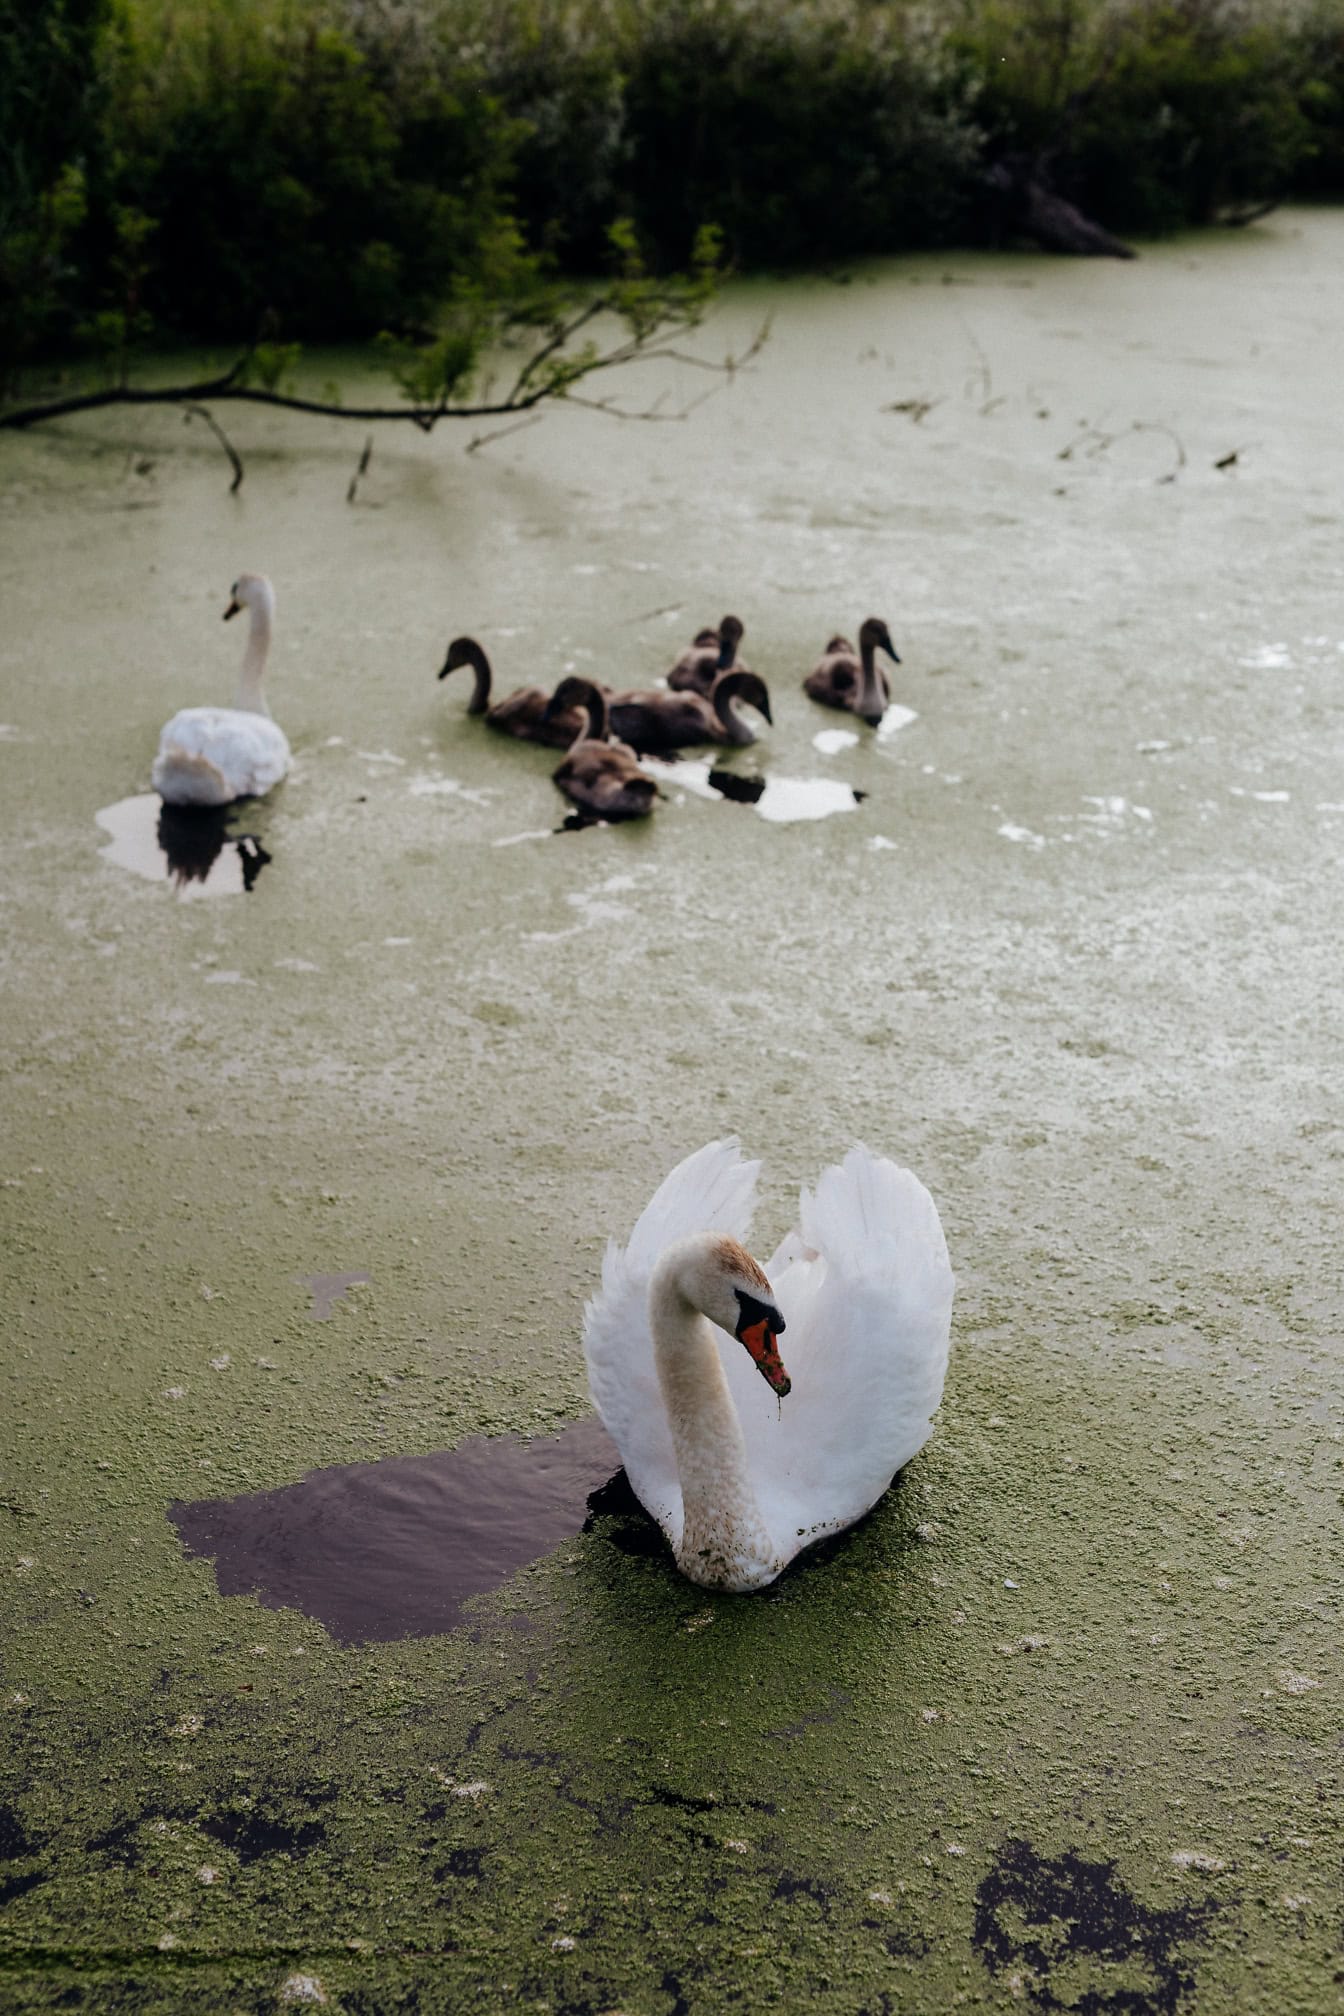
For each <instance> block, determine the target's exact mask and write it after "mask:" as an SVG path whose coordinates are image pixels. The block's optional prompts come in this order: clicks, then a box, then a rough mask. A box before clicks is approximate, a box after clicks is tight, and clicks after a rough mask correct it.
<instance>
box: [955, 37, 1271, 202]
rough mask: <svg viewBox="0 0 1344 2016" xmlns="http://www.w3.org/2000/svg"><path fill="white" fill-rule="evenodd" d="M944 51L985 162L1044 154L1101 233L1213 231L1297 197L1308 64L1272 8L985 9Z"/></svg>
mask: <svg viewBox="0 0 1344 2016" xmlns="http://www.w3.org/2000/svg"><path fill="white" fill-rule="evenodd" d="M951 40H952V45H953V47H954V48H955V50H956V52H957V55H958V59H959V61H960V62H961V64H962V65H963V68H964V71H965V74H966V76H967V77H968V79H973V80H976V83H977V85H978V96H977V109H978V113H979V117H980V120H981V123H982V126H983V128H984V130H985V133H986V136H987V144H988V151H989V152H990V153H999V152H1003V153H1007V152H1010V151H1014V150H1017V151H1020V152H1023V153H1026V154H1028V155H1031V156H1036V157H1044V160H1045V165H1046V167H1047V170H1048V172H1049V174H1050V176H1051V178H1052V180H1053V181H1054V183H1055V184H1056V186H1057V187H1058V188H1059V189H1060V190H1061V191H1062V192H1064V193H1067V194H1068V195H1069V196H1070V197H1072V198H1073V200H1074V201H1075V202H1077V203H1078V204H1079V205H1080V206H1081V207H1082V208H1084V209H1085V210H1087V211H1088V212H1089V213H1090V214H1092V215H1095V216H1097V217H1099V218H1101V219H1103V220H1104V221H1105V222H1106V223H1107V224H1108V225H1109V226H1110V227H1111V228H1112V229H1113V230H1118V231H1134V232H1148V233H1155V232H1162V231H1171V230H1177V229H1179V228H1181V227H1182V226H1185V225H1190V224H1205V223H1209V222H1212V221H1213V220H1214V219H1215V218H1217V217H1219V216H1220V215H1223V214H1227V213H1232V214H1236V213H1238V212H1240V211H1242V210H1243V209H1247V208H1250V207H1252V206H1254V205H1255V204H1256V203H1259V202H1264V201H1267V200H1273V199H1281V198H1282V197H1284V196H1285V195H1287V194H1288V193H1290V191H1291V190H1292V188H1293V186H1294V181H1295V178H1296V177H1298V175H1299V173H1300V171H1301V169H1302V167H1303V164H1304V162H1305V159H1306V156H1307V153H1308V150H1309V148H1310V145H1311V132H1310V128H1309V125H1308V121H1307V117H1306V114H1305V111H1304V104H1303V100H1304V97H1305V95H1306V93H1307V91H1308V89H1309V86H1310V74H1309V63H1308V61H1307V60H1305V51H1304V48H1303V45H1302V42H1301V38H1300V36H1299V35H1298V34H1296V33H1295V32H1292V31H1291V28H1290V24H1289V23H1288V22H1287V21H1286V19H1285V18H1284V16H1283V15H1282V14H1281V13H1277V14H1275V15H1273V17H1272V18H1271V17H1270V16H1269V13H1268V10H1266V9H1263V8H1262V9H1259V10H1254V11H1253V10H1252V9H1251V8H1249V7H1247V6H1245V5H1241V4H1236V0H1131V4H1129V5H1127V6H1125V7H1123V8H1118V9H1117V8H1103V7H1099V6H1097V5H1094V4H1091V0H984V4H971V5H967V6H965V8H964V10H963V16H962V20H961V22H960V23H959V24H958V26H957V27H956V29H955V30H954V31H953V34H952V38H951Z"/></svg>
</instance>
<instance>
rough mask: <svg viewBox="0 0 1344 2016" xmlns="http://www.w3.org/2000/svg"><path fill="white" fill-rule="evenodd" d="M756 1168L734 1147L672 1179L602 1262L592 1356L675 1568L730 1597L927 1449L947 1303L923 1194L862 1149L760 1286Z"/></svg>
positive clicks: (700, 1156)
mask: <svg viewBox="0 0 1344 2016" xmlns="http://www.w3.org/2000/svg"><path fill="white" fill-rule="evenodd" d="M759 1168H760V1164H759V1163H758V1162H746V1161H744V1160H743V1159H742V1154H741V1150H740V1148H739V1145H738V1143H737V1142H736V1141H735V1140H726V1141H713V1142H711V1143H710V1144H709V1145H708V1146H707V1147H705V1148H701V1149H700V1150H698V1152H697V1153H696V1154H694V1155H689V1156H687V1158H686V1160H685V1161H684V1162H680V1163H678V1165H677V1167H676V1168H675V1169H674V1170H673V1171H672V1172H671V1174H670V1175H669V1176H667V1177H666V1178H665V1179H664V1181H663V1182H662V1183H661V1184H660V1185H659V1188H658V1189H657V1191H656V1192H655V1193H654V1196H653V1198H652V1201H651V1202H650V1203H649V1204H648V1205H647V1206H646V1208H645V1210H644V1211H643V1212H642V1214H641V1216H640V1218H639V1221H638V1223H637V1224H636V1226H635V1228H634V1231H633V1232H632V1234H631V1236H630V1241H629V1244H628V1245H626V1246H624V1247H622V1246H618V1245H617V1244H616V1242H615V1241H614V1240H613V1241H612V1242H611V1243H610V1245H609V1246H608V1248H607V1254H606V1258H605V1260H604V1262H603V1266H602V1287H601V1290H600V1292H599V1293H598V1294H597V1295H596V1296H594V1298H593V1300H592V1301H591V1302H590V1303H589V1304H588V1308H587V1311H586V1314H585V1323H584V1338H583V1344H584V1355H585V1357H586V1359H587V1363H588V1383H589V1386H590V1389H591V1391H592V1396H593V1401H594V1404H595V1405H596V1407H597V1410H598V1412H599V1414H600V1415H601V1416H602V1419H603V1421H604V1423H605V1424H606V1427H607V1429H608V1431H609V1432H610V1434H611V1436H612V1438H613V1440H614V1441H615V1443H616V1446H617V1448H618V1449H619V1450H620V1452H621V1457H622V1460H623V1462H624V1464H625V1469H626V1474H627V1476H628V1477H629V1479H630V1484H631V1487H632V1489H633V1490H634V1492H635V1494H636V1496H637V1497H638V1498H639V1499H640V1501H641V1503H642V1504H643V1505H644V1506H645V1507H646V1508H647V1510H648V1511H649V1512H651V1513H652V1515H653V1517H654V1518H655V1519H656V1520H657V1521H658V1524H659V1525H660V1526H661V1527H662V1529H663V1532H664V1533H665V1534H666V1536H667V1539H668V1541H669V1543H670V1545H671V1547H672V1552H673V1554H674V1555H675V1556H676V1561H677V1566H678V1567H679V1568H680V1569H681V1571H682V1573H683V1574H684V1575H687V1576H689V1578H690V1579H691V1581H693V1582H699V1583H702V1584H703V1585H704V1586H705V1587H706V1588H710V1589H724V1590H731V1591H736V1592H745V1591H748V1590H752V1589H760V1588H764V1587H765V1586H766V1584H768V1583H770V1582H773V1581H774V1579H775V1577H776V1576H777V1575H778V1574H779V1573H780V1571H781V1569H783V1568H784V1567H786V1566H787V1564H788V1563H789V1562H790V1561H791V1560H792V1559H793V1558H794V1556H795V1555H796V1554H798V1553H800V1552H801V1551H802V1549H803V1548H804V1547H808V1546H810V1545H811V1544H812V1543H813V1542H814V1541H816V1540H820V1539H822V1538H823V1537H824V1536H825V1535H826V1534H828V1533H838V1532H840V1531H841V1530H842V1529H843V1528H844V1527H846V1526H850V1525H852V1524H853V1523H854V1521H855V1520H856V1519H860V1518H862V1517H863V1514H864V1513H865V1512H867V1511H868V1510H869V1509H870V1508H871V1507H872V1506H873V1505H875V1504H876V1502H877V1500H878V1499H879V1498H880V1497H881V1496H882V1493H883V1492H884V1491H885V1490H886V1488H887V1486H888V1485H889V1484H890V1482H891V1480H892V1478H893V1477H894V1476H895V1474H896V1472H897V1471H898V1470H900V1469H901V1468H902V1467H903V1466H904V1465H905V1464H906V1463H908V1462H909V1461H910V1458H911V1457H912V1456H913V1455H914V1454H915V1453H916V1451H917V1450H919V1449H921V1448H922V1447H923V1445H924V1443H925V1442H926V1441H927V1440H928V1438H929V1436H930V1434H931V1433H932V1432H933V1415H934V1413H935V1411H936V1409H937V1407H938V1403H939V1401H940V1399H941V1398H942V1391H943V1379H944V1376H945V1374H946V1370H947V1354H948V1339H949V1333H950V1328H951V1319H952V1292H953V1285H954V1283H953V1276H952V1269H951V1265H950V1263H949V1260H948V1255H947V1242H946V1240H945V1239H944V1237H943V1229H942V1225H941V1223H940V1222H939V1218H938V1210H937V1207H936V1205H935V1204H934V1201H933V1199H932V1197H930V1195H929V1193H928V1191H927V1190H926V1189H925V1188H924V1185H923V1184H922V1183H921V1182H920V1181H919V1178H918V1177H917V1176H915V1175H913V1174H912V1173H911V1171H910V1170H908V1169H900V1168H898V1167H897V1165H896V1164H895V1163H894V1162H890V1161H887V1160H886V1159H885V1158H883V1157H880V1156H876V1155H872V1154H870V1153H869V1152H868V1150H867V1149H866V1148H861V1147H856V1148H852V1149H851V1150H850V1152H849V1153H848V1155H846V1157H845V1159H844V1161H843V1162H842V1163H840V1164H839V1165H837V1166H834V1167H832V1168H829V1169H826V1170H824V1171H823V1172H822V1175H821V1177H820V1179H819V1181H818V1183H817V1187H816V1191H815V1193H812V1192H809V1191H806V1190H804V1191H803V1193H802V1196H801V1199H800V1216H799V1229H798V1230H797V1231H795V1232H792V1233H790V1235H789V1237H788V1238H787V1239H785V1240H784V1242H783V1244H782V1245H781V1246H780V1247H779V1248H778V1250H777V1251H776V1253H775V1254H774V1256H773V1258H772V1259H771V1260H770V1261H769V1263H768V1264H767V1266H766V1268H765V1269H764V1270H762V1268H761V1267H760V1266H759V1265H758V1264H757V1262H756V1261H755V1260H753V1259H752V1257H751V1255H750V1254H749V1253H748V1252H747V1250H746V1248H745V1246H744V1245H743V1244H742V1241H743V1240H744V1239H745V1238H746V1236H747V1233H748V1231H749V1229H750V1223H751V1214H752V1206H753V1204H754V1201H755V1192H756V1176H757V1172H758V1170H759ZM781 1336H783V1343H782V1344H781V1342H780V1339H781ZM734 1339H736V1340H737V1341H736V1342H734V1341H732V1340H734ZM739 1347H745V1348H739ZM784 1359H787V1361H788V1370H787V1371H786V1370H785V1367H784V1362H783V1361H784ZM762 1380H764V1383H762Z"/></svg>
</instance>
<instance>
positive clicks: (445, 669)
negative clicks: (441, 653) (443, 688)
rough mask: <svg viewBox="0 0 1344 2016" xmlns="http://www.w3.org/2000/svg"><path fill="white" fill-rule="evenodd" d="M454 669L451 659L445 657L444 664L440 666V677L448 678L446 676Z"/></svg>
mask: <svg viewBox="0 0 1344 2016" xmlns="http://www.w3.org/2000/svg"><path fill="white" fill-rule="evenodd" d="M452 670H453V666H452V664H451V662H450V661H449V660H448V659H447V658H445V659H444V661H443V664H442V666H441V667H440V670H439V677H440V679H446V678H447V677H448V674H449V673H450V672H451V671H452Z"/></svg>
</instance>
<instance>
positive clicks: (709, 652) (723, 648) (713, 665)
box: [667, 616, 742, 697]
mask: <svg viewBox="0 0 1344 2016" xmlns="http://www.w3.org/2000/svg"><path fill="white" fill-rule="evenodd" d="M741 641H742V624H741V621H740V620H739V618H738V617H736V616H725V617H724V619H723V621H722V622H721V623H720V624H719V627H718V629H717V630H697V631H696V633H695V642H694V643H693V644H688V645H687V646H686V649H685V650H684V651H683V652H682V654H681V656H680V657H679V658H678V660H677V662H676V664H675V665H674V666H673V667H672V670H671V671H670V672H669V673H668V675H667V683H668V685H669V686H670V687H671V688H672V691H673V692H674V693H703V694H705V695H706V697H708V695H709V692H710V690H711V688H712V687H713V684H714V681H715V680H716V679H717V678H718V676H719V674H720V672H727V671H729V670H730V669H731V668H732V666H733V664H734V663H735V661H736V659H737V647H738V645H739V644H740V643H741Z"/></svg>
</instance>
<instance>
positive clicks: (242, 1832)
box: [198, 1806, 327, 1863]
mask: <svg viewBox="0 0 1344 2016" xmlns="http://www.w3.org/2000/svg"><path fill="white" fill-rule="evenodd" d="M198 1825H199V1826H200V1829H201V1831H202V1833H204V1834H208V1835H209V1836H210V1837H211V1839H212V1840H214V1841H218V1842H219V1843H220V1844H221V1845H222V1846H223V1847H225V1848H231V1849H232V1850H233V1853H234V1854H235V1855H236V1856H237V1857H238V1860H239V1861H240V1862H243V1863H248V1862H262V1861H265V1860H266V1858H267V1857H268V1856H271V1855H288V1856H289V1857H290V1858H291V1859H292V1860H294V1861H298V1860H299V1859H300V1858H301V1857H302V1856H304V1855H311V1854H312V1852H313V1850H314V1848H320V1847H321V1846H322V1844H323V1842H324V1841H325V1840H326V1838H327V1830H326V1828H325V1827H324V1826H323V1824H322V1822H321V1821H320V1820H300V1821H299V1822H298V1823H297V1825H296V1824H295V1823H294V1822H292V1821H289V1820H286V1819H284V1818H282V1817H281V1816H280V1815H279V1814H277V1813H275V1812H273V1811H270V1810H268V1809H266V1808H264V1807H256V1806H240V1807H233V1808H226V1809H225V1810H224V1811H223V1812H219V1813H212V1814H210V1816H209V1817H208V1818H206V1819H203V1820H201V1821H199V1822H198Z"/></svg>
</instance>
